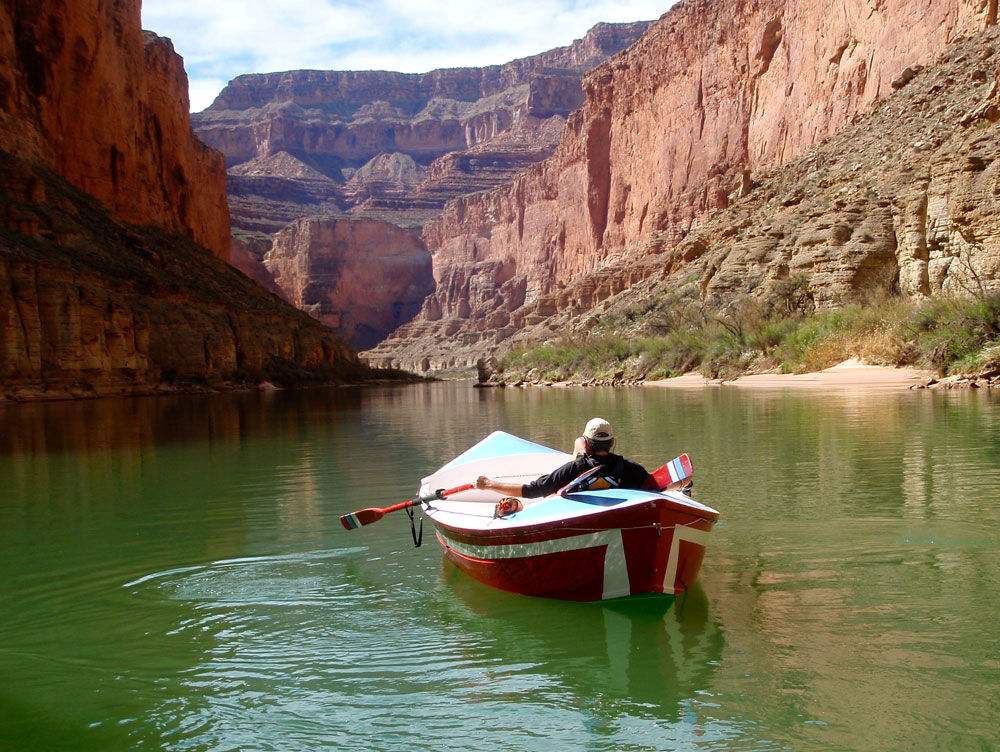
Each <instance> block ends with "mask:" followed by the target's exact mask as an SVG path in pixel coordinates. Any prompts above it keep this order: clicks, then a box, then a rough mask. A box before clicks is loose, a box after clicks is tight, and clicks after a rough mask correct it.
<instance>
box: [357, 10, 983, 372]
mask: <svg viewBox="0 0 1000 752" xmlns="http://www.w3.org/2000/svg"><path fill="white" fill-rule="evenodd" d="M996 15H997V11H996V3H995V2H992V0H942V1H941V2H929V1H928V0H881V1H880V2H876V3H872V2H868V1H867V0H847V1H846V2H844V3H838V4H835V5H829V4H823V3H815V2H808V1H807V0H711V1H710V0H684V2H681V3H679V4H678V5H676V6H675V7H674V8H673V9H672V10H671V11H670V12H669V13H667V14H666V15H665V16H664V17H663V18H662V19H660V21H659V22H657V23H656V24H655V25H654V26H653V27H651V28H650V30H649V31H648V32H647V33H646V34H645V35H644V36H643V38H642V39H641V40H639V42H637V43H636V44H635V45H633V46H632V47H630V48H629V49H628V50H626V51H625V52H623V53H622V54H620V55H618V56H616V57H614V58H613V59H611V60H610V61H609V62H607V63H605V64H604V65H602V66H600V67H598V68H597V69H595V70H594V71H593V72H592V73H590V74H589V75H588V76H587V77H586V78H585V80H584V88H585V91H586V95H587V99H586V103H585V104H584V106H583V107H582V108H581V109H580V110H578V111H577V112H575V113H574V114H573V115H572V116H571V117H570V118H569V120H568V122H567V126H566V128H565V130H564V132H563V137H562V140H561V141H560V144H559V146H558V147H557V149H556V151H555V153H554V154H553V156H552V157H550V158H549V159H547V160H546V161H544V162H542V163H540V164H538V165H536V166H533V167H531V168H529V169H526V170H524V171H522V172H521V173H519V174H518V175H517V176H516V177H515V178H514V180H513V181H512V182H511V183H509V184H507V185H504V186H501V187H498V188H496V189H494V190H492V191H489V192H486V193H482V194H477V195H474V196H469V197H465V198H459V199H456V200H454V201H452V202H450V203H449V204H448V205H447V206H446V207H445V210H444V212H443V214H442V216H441V217H440V218H439V219H437V220H434V221H432V222H430V223H429V224H428V225H427V226H426V227H425V230H424V240H425V242H426V244H427V246H428V249H429V250H430V251H431V252H432V254H433V255H434V276H435V279H436V281H437V290H436V291H435V293H434V294H433V295H431V296H430V297H429V298H428V299H427V301H426V303H425V306H424V309H423V311H422V313H421V316H419V317H418V318H417V319H416V320H415V321H414V322H412V323H411V324H410V325H408V326H407V327H403V328H402V329H401V330H400V331H398V332H397V333H396V334H395V335H393V337H392V338H390V339H389V340H388V341H386V342H385V343H383V345H381V346H380V347H379V348H377V349H376V350H375V351H374V352H372V353H371V354H370V356H371V357H372V358H373V359H375V360H376V361H378V362H396V363H400V364H404V365H406V366H408V367H418V368H419V367H421V366H422V365H427V364H426V362H424V361H423V359H422V358H421V357H420V351H421V349H430V348H432V347H434V346H435V344H436V343H435V340H438V341H440V340H441V339H445V338H448V339H450V340H452V341H457V342H460V343H461V345H462V346H461V347H460V348H459V350H460V352H458V353H456V355H455V356H454V357H453V358H451V359H447V360H441V361H439V362H438V363H436V364H431V366H432V367H448V366H458V365H469V364H471V363H473V362H475V359H476V358H478V357H481V356H482V355H484V354H487V353H489V352H491V351H493V350H495V349H496V348H497V346H498V345H499V343H501V342H503V341H505V340H506V339H507V338H509V337H512V336H515V335H519V333H522V332H523V331H524V330H525V329H526V328H530V327H536V326H538V325H539V324H541V323H542V322H544V321H546V320H547V319H549V318H550V317H552V316H553V315H554V314H556V313H557V312H559V311H565V310H567V309H568V308H572V309H574V310H576V311H577V313H579V314H580V315H582V314H583V312H584V311H586V310H588V308H587V306H588V304H594V305H596V304H597V303H603V301H605V300H607V299H608V298H609V296H613V295H618V294H619V293H621V292H622V291H624V290H626V289H627V288H629V287H631V286H632V285H634V284H636V283H638V282H639V281H641V280H643V279H645V278H646V277H647V276H648V275H649V274H657V273H660V272H658V271H656V269H657V268H658V267H662V266H663V265H664V264H663V261H664V260H663V258H659V259H658V261H656V262H655V263H654V262H651V261H650V259H651V258H656V257H657V256H658V255H660V254H666V255H668V256H670V254H671V253H672V251H673V250H674V249H676V248H677V247H678V245H679V244H680V243H682V242H683V241H684V240H685V238H688V237H689V236H691V235H692V234H693V233H694V232H695V231H696V230H697V229H698V228H699V227H701V226H702V225H704V224H705V223H706V222H707V221H709V219H710V218H711V217H712V216H713V215H715V214H717V213H718V212H720V211H722V210H725V209H726V208H727V207H728V206H729V205H730V204H731V203H732V202H734V201H735V200H736V199H738V198H739V197H741V196H744V195H745V194H746V193H747V192H748V191H751V190H752V188H753V185H754V180H755V179H756V176H757V175H758V174H760V173H762V172H764V171H767V170H770V169H772V168H776V167H779V166H781V165H784V164H786V163H788V162H789V161H790V160H792V159H793V158H795V157H797V156H799V155H801V154H802V153H803V152H804V151H806V150H807V149H809V148H810V147H812V146H814V145H815V144H817V143H819V142H820V141H821V140H822V139H824V138H827V137H829V136H831V135H832V134H835V133H837V132H838V131H839V130H840V129H842V128H843V127H844V126H846V125H848V124H849V123H851V121H852V120H853V119H855V118H856V117H858V116H860V115H861V114H862V113H865V112H867V111H868V110H870V109H871V108H872V107H873V106H874V105H875V104H876V103H879V102H881V101H883V100H884V99H885V98H886V97H887V96H889V95H890V94H892V93H893V92H894V91H895V90H896V89H899V88H902V86H903V85H905V83H906V81H908V80H909V78H910V77H912V75H913V73H914V72H915V70H916V69H918V68H919V66H921V65H927V64H929V63H931V62H933V61H934V60H935V58H936V57H937V56H938V55H940V54H941V53H942V51H944V50H945V49H946V47H947V46H948V44H949V43H951V42H953V41H955V40H957V39H960V38H961V37H963V36H966V35H969V34H974V33H976V32H980V31H982V30H983V29H985V28H987V27H988V26H990V25H992V24H995V22H996ZM859 169H861V168H859ZM704 250H705V249H704V248H702V249H701V250H699V249H698V248H697V247H696V246H692V245H691V244H689V245H688V246H687V250H686V251H685V254H686V255H685V256H684V258H683V259H682V260H681V262H680V263H675V262H673V261H672V262H671V263H670V270H671V273H672V274H675V275H677V277H678V278H680V277H683V276H684V275H685V274H688V275H689V274H691V273H694V270H693V269H686V268H685V265H686V264H690V263H692V262H693V261H695V259H697V258H699V257H700V255H701V253H703V252H704ZM670 258H671V259H676V257H674V256H670ZM764 263H765V264H766V263H767V261H766V260H765V261H764ZM849 265H850V264H848V266H849ZM823 280H824V277H822V276H817V277H816V279H814V280H813V281H812V282H811V284H813V285H814V287H815V288H816V289H815V290H814V291H813V292H814V294H815V296H816V297H817V298H818V299H819V300H820V301H825V302H827V303H830V302H832V301H834V300H836V299H839V297H840V296H842V294H843V292H844V291H843V289H836V290H834V289H833V288H830V289H829V290H824V289H823V288H824V284H825V283H824V281H823ZM900 286H901V287H902V288H903V289H907V290H908V289H909V288H908V286H907V284H902V285H900ZM708 287H710V285H709V284H708V283H706V285H705V289H706V290H707V289H708ZM557 330H558V327H555V325H554V324H553V327H552V328H551V330H550V334H551V333H552V332H554V331H557ZM446 332H447V333H446ZM534 336H536V337H539V338H543V339H544V338H545V336H546V335H545V334H544V331H543V330H538V331H535V332H534ZM421 342H423V346H422V345H421Z"/></svg>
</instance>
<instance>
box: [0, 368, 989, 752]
mask: <svg viewBox="0 0 1000 752" xmlns="http://www.w3.org/2000/svg"><path fill="white" fill-rule="evenodd" d="M594 415H600V416H602V417H605V418H607V419H609V420H611V421H612V422H613V423H614V424H615V426H616V427H617V428H618V432H619V434H620V435H621V436H622V438H621V439H620V444H619V448H620V449H621V450H623V451H624V452H625V453H626V454H629V455H631V456H633V457H634V458H635V459H637V460H639V461H640V462H643V463H644V464H646V465H647V466H648V467H653V466H655V465H657V464H660V463H662V462H663V461H665V460H666V459H669V458H670V457H673V456H674V455H676V454H678V453H679V452H681V451H687V452H689V453H690V454H691V456H692V458H693V460H694V463H695V472H696V483H695V496H696V498H698V499H700V500H701V501H704V502H705V503H708V504H710V505H711V506H713V507H715V508H717V509H718V510H720V511H721V513H722V518H721V520H720V522H719V524H718V525H717V526H716V528H715V530H714V531H713V534H712V540H711V543H710V546H709V551H708V554H707V555H706V557H705V564H704V566H703V569H702V575H701V580H700V584H699V586H698V587H697V588H695V589H694V590H693V591H690V592H689V593H688V594H687V595H685V596H683V597H682V598H679V599H678V600H677V601H676V603H675V604H674V606H673V607H672V608H671V609H670V610H669V611H667V612H666V613H665V614H663V613H661V612H656V611H650V610H648V609H642V608H638V609H633V610H615V609H610V608H607V607H602V606H600V605H595V604H568V603H559V602H553V601H545V600H535V599H530V598H522V597H517V596H510V595H506V594H503V593H499V592H496V591H493V590H489V589H487V588H485V587H483V586H481V585H479V584H478V583H476V582H473V581H471V580H469V579H468V578H466V577H465V576H464V575H462V574H461V573H459V572H457V571H456V570H455V569H454V568H453V567H452V566H451V565H450V564H448V563H447V562H445V561H444V560H443V558H442V555H441V549H440V547H439V545H438V544H437V542H436V541H435V540H434V539H433V535H431V534H430V532H426V533H425V541H424V545H423V546H422V547H421V548H414V547H413V545H412V542H411V541H410V532H409V523H408V520H407V519H406V517H405V516H403V514H402V513H397V514H394V515H390V516H387V517H386V518H385V519H383V520H382V521H381V522H379V523H377V524H375V525H372V526H370V527H366V528H363V529H361V530H356V531H352V532H347V531H346V530H344V529H343V528H342V527H341V525H340V523H339V519H338V518H339V515H341V514H343V513H344V512H347V511H353V510H354V509H358V508H362V507H367V506H385V505H388V504H391V503H395V502H397V501H402V500H405V499H407V498H409V497H410V496H411V495H412V494H413V492H414V491H415V490H416V487H417V481H418V479H419V478H420V477H421V476H422V475H425V474H428V473H429V472H431V471H432V470H434V469H436V468H437V467H438V466H440V465H441V464H443V463H444V462H446V461H447V460H449V459H451V458H452V457H454V456H455V455H457V454H458V453H460V452H461V451H463V450H464V449H466V448H467V447H468V446H469V445H471V444H472V443H474V442H475V441H477V440H478V439H480V438H482V437H483V436H484V435H486V434H487V433H488V432H490V431H492V430H494V429H504V430H507V431H511V432H513V433H516V434H519V435H523V436H525V437H527V438H530V439H533V440H536V441H540V442H542V443H547V444H551V445H554V446H559V447H564V448H567V449H568V448H569V447H570V446H571V444H572V440H573V438H574V436H575V435H576V434H577V432H578V431H579V430H580V429H581V428H582V426H583V424H584V422H585V421H586V420H587V419H588V418H590V417H592V416H594ZM998 523H1000V395H996V394H993V395H990V394H988V393H985V392H965V393H953V394H944V393H930V392H901V393H897V392H874V393H868V394H858V393H851V392H832V393H827V394H821V393H812V392H808V393H803V392H797V391H796V392H793V391H738V390H736V389H733V388H722V389H719V388H710V389H705V390H700V389H699V390H692V391H687V390H685V391H674V390H660V389H654V388H645V389H643V388H635V389H619V390H613V389H590V390H585V389H530V390H516V389H507V390H474V389H472V388H470V386H469V385H468V384H467V383H466V384H438V385H429V386H409V387H393V388H374V389H339V390H315V391H301V392H279V393H272V394H256V393H254V394H246V395H219V396H205V397H184V398H180V397H177V398H173V397H171V398H155V399H153V398H149V399H136V400H120V401H119V400H103V401H94V402H86V403H76V404H49V405H25V406H7V407H0V677H2V678H0V750H3V751H6V750H131V749H138V750H142V749H151V750H159V749H169V750H282V751H286V750H287V751H291V750H327V749H347V750H377V751H378V752H383V751H388V750H400V751H404V750H405V751H410V750H432V749H433V750H442V749H444V750H674V749H677V750H896V749H915V750H989V749H995V748H997V747H998V746H1000V730H998V728H997V720H998V716H1000V626H998V623H997V622H998V615H1000V611H998V607H997V604H998V603H1000V525H998Z"/></svg>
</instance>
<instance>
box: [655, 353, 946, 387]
mask: <svg viewBox="0 0 1000 752" xmlns="http://www.w3.org/2000/svg"><path fill="white" fill-rule="evenodd" d="M935 378H936V374H935V373H934V372H933V371H925V370H921V369H919V368H889V367H886V366H870V365H865V364H864V363H861V362H860V361H858V360H857V359H855V358H852V359H850V360H845V361H844V362H843V363H839V364H838V365H835V366H833V367H832V368H827V369H826V370H825V371H818V372H816V373H762V374H756V375H753V376H741V377H739V378H738V379H733V380H731V381H722V380H719V379H707V378H705V377H704V376H702V375H701V374H699V373H687V374H684V375H683V376H678V377H676V378H673V379H661V380H659V381H647V382H645V385H646V386H661V387H671V388H691V387H705V386H725V387H732V386H735V387H757V388H762V387H763V388H778V387H781V388H785V387H790V388H802V389H808V388H822V389H837V388H844V389H870V388H880V389H909V388H911V387H921V386H925V385H926V384H928V383H929V382H931V381H933V380H934V379H935Z"/></svg>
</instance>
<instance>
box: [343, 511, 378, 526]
mask: <svg viewBox="0 0 1000 752" xmlns="http://www.w3.org/2000/svg"><path fill="white" fill-rule="evenodd" d="M383 517H385V511H384V510H382V509H359V510H358V511H357V512H351V513H350V514H344V515H341V517H340V522H341V524H342V525H343V526H344V527H346V528H347V529H348V530H357V529H358V528H359V527H362V526H364V525H371V524H372V523H373V522H378V521H379V520H380V519H382V518H383Z"/></svg>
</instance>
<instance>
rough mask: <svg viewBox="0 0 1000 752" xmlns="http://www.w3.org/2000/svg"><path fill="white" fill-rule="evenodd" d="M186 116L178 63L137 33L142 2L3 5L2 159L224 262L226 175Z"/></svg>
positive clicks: (160, 42) (164, 45)
mask: <svg viewBox="0 0 1000 752" xmlns="http://www.w3.org/2000/svg"><path fill="white" fill-rule="evenodd" d="M188 110H189V105H188V94H187V76H186V75H185V73H184V67H183V64H182V61H181V58H180V57H179V56H178V55H177V54H176V53H175V52H174V50H173V46H172V45H171V43H170V40H168V39H163V38H161V37H158V36H156V35H155V34H152V33H149V32H143V31H142V30H141V27H140V0H117V1H116V2H113V3H105V2H98V1H97V0H81V1H74V2H69V0H45V1H44V2H33V1H31V0H12V1H11V2H7V3H4V4H2V5H0V111H2V113H3V114H2V116H0V143H2V144H3V148H4V149H6V150H7V151H10V152H12V153H15V154H19V155H22V156H23V157H24V158H27V159H30V160H31V161H35V162H39V163H42V164H45V165H47V166H48V167H51V168H52V169H54V170H56V171H57V172H58V173H59V174H61V175H62V176H63V177H65V178H66V179H67V180H69V181H70V182H71V183H73V184H74V185H76V186H78V187H80V188H82V189H83V190H85V191H86V192H87V193H89V194H90V195H92V196H95V197H96V198H98V199H100V200H101V201H103V202H104V203H106V204H107V205H108V206H109V207H110V208H111V210H112V211H114V212H115V213H116V214H118V215H119V216H121V217H122V218H123V219H125V220H127V221H130V222H137V223H140V224H149V223H153V224H158V225H160V226H162V227H166V228H168V229H170V230H175V231H178V232H183V233H184V234H186V235H188V237H190V238H191V239H193V240H194V241H195V242H197V243H200V244H202V245H204V246H205V247H207V248H209V249H211V250H212V252H213V253H215V254H217V255H219V256H221V257H223V258H228V253H229V219H228V217H229V215H228V209H227V204H226V201H225V186H226V176H225V169H224V165H223V163H222V160H221V158H220V156H219V154H218V153H217V152H215V151H214V150H212V149H209V148H207V147H206V146H205V145H204V144H203V143H202V142H201V141H199V140H198V139H197V138H196V137H195V136H194V134H193V133H192V131H191V126H190V121H189V115H188Z"/></svg>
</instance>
